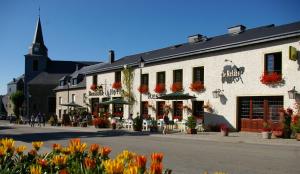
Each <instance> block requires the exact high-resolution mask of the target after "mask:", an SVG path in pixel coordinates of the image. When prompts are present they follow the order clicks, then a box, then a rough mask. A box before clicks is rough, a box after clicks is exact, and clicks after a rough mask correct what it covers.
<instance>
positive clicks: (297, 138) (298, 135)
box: [296, 133, 300, 141]
mask: <svg viewBox="0 0 300 174" xmlns="http://www.w3.org/2000/svg"><path fill="white" fill-rule="evenodd" d="M296 140H297V141H300V133H296Z"/></svg>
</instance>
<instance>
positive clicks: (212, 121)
mask: <svg viewBox="0 0 300 174" xmlns="http://www.w3.org/2000/svg"><path fill="white" fill-rule="evenodd" d="M221 124H225V125H227V126H228V128H229V129H230V130H235V128H234V127H233V126H232V125H231V124H230V123H229V121H228V120H227V119H226V118H225V117H224V116H222V115H218V114H214V113H208V112H205V113H204V125H205V126H206V127H207V128H209V129H212V130H210V131H220V129H219V127H220V125H221Z"/></svg>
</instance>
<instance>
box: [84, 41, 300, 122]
mask: <svg viewBox="0 0 300 174" xmlns="http://www.w3.org/2000/svg"><path fill="white" fill-rule="evenodd" d="M299 41H300V39H299V38H298V39H295V38H294V39H290V40H285V41H277V42H272V43H266V44H260V45H256V46H249V47H244V48H239V49H234V50H229V51H228V50H227V51H222V52H218V53H211V54H204V55H198V56H195V57H191V59H189V60H187V59H186V60H184V61H177V62H173V63H168V64H159V65H147V64H146V65H145V67H144V68H143V69H142V72H143V73H148V74H149V92H150V93H152V94H155V92H154V91H153V90H154V88H155V85H156V73H157V72H159V71H165V72H166V89H167V93H170V92H171V91H170V86H171V84H172V79H173V70H175V69H183V87H184V92H185V93H189V94H190V95H195V96H196V97H197V100H199V101H204V102H207V101H208V100H209V102H210V103H211V104H212V106H213V109H214V111H215V112H214V114H217V115H221V116H224V118H225V119H226V120H227V121H228V122H229V123H230V124H231V125H232V126H233V127H235V126H236V121H237V113H236V112H237V109H236V106H237V97H239V96H274V95H282V96H284V107H292V106H293V104H294V100H292V99H289V98H288V93H287V91H288V90H291V89H292V88H293V86H296V90H298V91H300V80H299V77H300V70H299V66H300V65H299V61H300V58H299V55H298V61H292V60H289V58H288V56H289V55H288V51H289V46H294V47H296V48H297V50H298V52H299V50H300V46H299V45H300V44H299ZM273 52H282V74H283V78H284V80H285V84H284V85H283V86H278V87H270V86H267V85H264V84H262V83H261V82H260V77H261V75H262V73H263V71H264V55H265V54H266V53H273ZM225 59H228V60H231V61H232V62H233V63H230V62H225ZM233 64H235V65H236V66H237V67H245V72H244V74H242V76H241V77H242V80H243V83H242V82H241V81H239V82H237V83H232V84H227V83H224V84H222V81H221V74H222V71H223V67H224V66H225V65H233ZM198 66H204V83H205V87H206V90H205V91H204V92H203V93H195V92H193V91H191V90H190V89H189V86H190V83H191V82H192V68H193V67H198ZM139 74H140V70H139V69H136V70H135V80H134V84H133V86H134V89H133V90H134V94H135V96H136V99H137V100H139V92H138V90H137V89H138V87H139V85H140V84H139V83H140V75H139ZM105 81H106V83H108V84H112V83H113V82H114V73H113V72H110V73H104V74H98V84H100V83H104V82H105ZM91 84H92V76H88V77H87V91H89V87H90V86H91ZM109 87H110V88H111V85H110V86H109ZM216 89H223V90H224V95H225V97H226V98H227V102H226V104H225V103H222V102H221V101H220V98H213V96H212V91H214V90H216ZM87 93H88V92H87ZM142 100H143V101H149V103H150V104H153V105H154V106H156V101H158V100H157V99H148V96H147V95H142ZM167 103H168V101H167ZM171 103H172V102H171V101H169V104H171ZM183 104H184V105H185V104H188V105H191V100H187V101H183ZM139 108H140V107H139V102H138V103H136V104H135V105H134V111H133V113H134V115H135V113H136V112H139ZM124 111H125V113H124V117H125V118H126V115H127V114H128V113H126V112H127V109H126V107H125V110H124ZM149 114H151V116H152V117H155V112H152V111H151V110H150V109H149ZM184 117H187V114H186V113H185V112H184Z"/></svg>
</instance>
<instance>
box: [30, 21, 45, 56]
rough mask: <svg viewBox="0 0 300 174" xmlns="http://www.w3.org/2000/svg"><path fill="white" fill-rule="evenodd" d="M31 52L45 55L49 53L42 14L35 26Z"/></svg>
mask: <svg viewBox="0 0 300 174" xmlns="http://www.w3.org/2000/svg"><path fill="white" fill-rule="evenodd" d="M29 54H36V55H44V56H47V55H48V49H47V47H46V46H45V44H44V38H43V32H42V25H41V20H40V16H39V18H38V21H37V25H36V28H35V33H34V37H33V41H32V46H31V47H30V49H29Z"/></svg>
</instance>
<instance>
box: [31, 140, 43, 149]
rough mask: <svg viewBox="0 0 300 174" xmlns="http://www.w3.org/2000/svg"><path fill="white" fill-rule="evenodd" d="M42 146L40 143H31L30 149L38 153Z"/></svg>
mask: <svg viewBox="0 0 300 174" xmlns="http://www.w3.org/2000/svg"><path fill="white" fill-rule="evenodd" d="M43 144H44V143H43V142H42V141H33V142H32V147H33V148H34V149H35V150H37V151H38V150H39V149H40V148H41V147H42V146H43Z"/></svg>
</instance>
